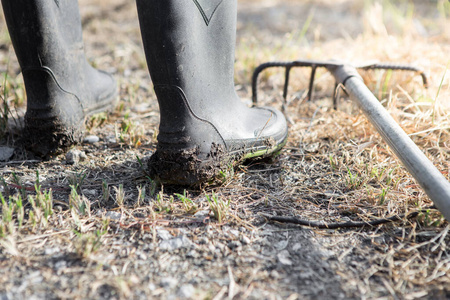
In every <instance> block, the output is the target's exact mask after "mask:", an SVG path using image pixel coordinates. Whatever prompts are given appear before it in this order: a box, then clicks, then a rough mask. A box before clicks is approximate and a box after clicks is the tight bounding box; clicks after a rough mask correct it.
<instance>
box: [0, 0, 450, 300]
mask: <svg viewBox="0 0 450 300" xmlns="http://www.w3.org/2000/svg"><path fill="white" fill-rule="evenodd" d="M238 3H239V6H238V9H239V11H238V28H237V47H236V72H235V80H236V89H237V91H238V93H239V95H240V96H241V98H242V100H243V101H245V102H247V103H249V104H250V102H251V88H250V78H251V74H252V72H253V69H254V68H255V67H256V66H257V65H259V64H261V63H263V62H266V61H285V60H293V59H300V58H303V59H320V60H327V59H340V60H344V61H351V62H353V63H355V64H360V63H364V62H372V61H386V62H402V63H408V64H414V65H416V66H418V67H420V68H423V69H424V70H425V71H426V73H427V74H428V76H429V78H430V87H429V88H428V89H425V88H424V87H423V86H422V84H421V81H420V76H417V74H410V73H405V72H401V73H396V72H364V73H363V74H362V75H363V77H364V79H365V80H366V83H367V85H368V86H369V87H370V88H371V90H373V91H374V94H375V95H376V96H377V97H378V98H379V99H380V101H381V102H382V103H383V105H384V106H385V107H386V108H387V109H388V111H389V112H390V113H391V115H392V116H393V117H394V118H395V119H396V120H397V121H398V122H399V124H400V125H401V126H402V127H403V128H404V130H405V131H406V132H407V133H408V134H409V135H410V136H411V138H412V139H413V140H414V141H415V142H416V143H417V144H418V145H419V147H420V148H421V149H422V150H423V151H424V152H425V154H426V155H427V156H428V157H429V158H430V159H431V160H432V161H433V162H434V164H435V165H436V166H437V168H438V169H439V170H440V171H441V172H442V173H443V174H444V176H446V178H447V179H448V178H449V170H450V165H449V161H450V159H449V158H450V116H449V115H450V114H449V111H450V107H449V101H448V97H449V96H450V79H449V78H450V77H449V75H448V74H447V69H448V64H449V62H450V59H449V57H448V53H450V46H449V45H450V44H449V41H450V21H449V19H448V18H449V15H450V5H449V3H448V1H443V0H442V1H440V0H436V1H431V0H430V1H419V0H417V1H412V0H402V1H400V0H398V1H397V0H384V1H381V0H380V1H375V0H368V1H359V0H353V1H352V0H320V1H307V0H304V1H301V0H285V1H282V0H239V1H238ZM80 9H81V14H82V23H83V28H84V40H85V48H86V53H87V57H88V59H89V60H90V62H91V63H92V64H93V65H94V66H95V67H97V68H99V69H102V70H106V71H108V72H111V73H112V74H114V76H115V78H116V79H117V81H118V84H119V88H120V95H119V104H118V105H117V107H116V109H115V110H114V111H113V112H112V113H111V114H100V115H96V116H94V117H93V118H90V119H89V120H87V132H86V137H87V138H86V140H85V141H84V142H83V143H81V144H80V145H77V146H75V147H74V148H73V149H71V150H70V152H69V153H70V154H69V156H71V157H72V158H70V157H69V156H66V154H60V155H57V156H55V157H52V158H51V159H49V160H45V161H42V160H41V159H39V158H37V157H34V156H33V155H32V154H31V153H29V152H27V151H25V150H23V149H22V148H20V147H18V146H17V145H19V143H18V140H19V136H18V135H19V134H20V126H21V122H22V121H21V115H23V111H24V107H25V91H24V87H23V81H22V79H21V75H20V69H19V66H18V63H17V60H16V58H15V56H14V53H13V49H12V47H11V44H10V41H9V38H8V34H7V29H6V25H5V23H4V22H0V71H1V72H2V74H7V76H6V77H4V78H5V80H4V83H3V84H2V90H3V92H2V94H3V97H2V101H3V103H6V104H8V106H10V108H11V112H10V115H9V117H8V127H7V132H6V134H4V135H3V137H2V140H1V143H0V145H2V147H6V148H5V149H13V150H14V153H13V154H11V155H10V156H8V158H6V159H5V160H3V161H0V167H1V170H0V174H1V179H2V182H1V183H0V191H1V193H2V195H3V196H4V197H5V200H4V203H3V204H2V206H1V207H2V216H1V222H0V236H1V237H0V299H27V298H28V299H141V298H149V299H290V300H293V299H449V298H450V253H449V247H448V245H449V241H450V237H449V236H448V234H447V233H448V231H449V229H450V226H449V224H448V222H447V221H445V220H444V219H443V217H442V216H441V215H440V213H439V212H438V211H437V210H436V209H434V208H432V207H431V206H432V203H431V201H430V200H429V199H428V197H427V196H426V195H425V193H424V192H423V191H422V189H421V188H420V186H419V185H418V184H417V182H416V181H415V180H414V179H413V178H412V177H411V176H410V175H409V174H408V172H407V171H406V169H405V168H404V167H403V166H402V165H401V163H400V162H399V161H398V160H397V159H396V158H395V156H394V155H393V154H392V152H391V151H390V150H389V148H388V146H387V145H386V144H385V143H384V142H383V141H382V138H381V137H380V135H379V134H378V133H377V132H376V130H375V129H374V128H373V127H372V126H371V125H370V123H368V121H367V120H366V119H365V117H364V116H363V115H362V114H361V112H360V111H359V110H358V109H357V107H355V106H354V105H353V104H352V103H351V102H350V101H349V100H347V99H345V97H343V99H341V101H340V106H339V108H338V110H334V109H333V107H332V103H331V95H332V94H333V87H334V83H333V81H332V80H331V76H330V75H329V74H327V73H326V72H325V71H323V70H319V71H318V74H317V80H316V83H317V85H316V87H315V99H314V101H312V102H308V101H306V93H307V86H308V78H309V71H308V70H297V71H295V72H294V74H293V76H292V79H291V83H292V84H291V86H290V89H289V96H288V99H287V103H286V104H285V105H284V108H285V113H286V116H287V118H288V119H289V122H290V125H289V126H290V129H289V130H290V137H289V141H288V144H287V146H286V147H285V148H284V150H283V151H282V152H281V153H280V154H279V155H278V156H277V157H275V158H273V159H270V160H259V161H252V162H247V163H246V164H244V165H242V166H239V167H236V168H235V170H234V171H233V172H231V173H230V174H225V175H224V178H223V183H222V184H220V185H214V186H207V187H204V188H203V189H202V190H183V189H180V188H174V187H170V188H169V187H160V186H156V185H155V183H154V182H152V181H151V180H150V179H149V178H148V177H147V176H146V172H145V162H146V160H147V159H148V158H149V157H150V156H151V154H152V153H153V152H154V150H155V146H156V136H157V132H158V121H159V112H158V106H157V101H156V97H155V94H154V92H153V88H152V83H151V80H150V78H149V75H148V71H147V66H146V62H145V57H144V53H143V50H142V44H141V38H140V32H139V26H138V22H137V14H136V7H135V3H134V1H127V0H108V1H106V0H80ZM282 84H283V72H282V71H280V70H278V71H276V70H270V71H268V72H265V73H264V74H263V75H262V76H261V79H260V81H259V95H260V97H259V105H271V106H275V107H277V108H280V109H281V108H282V97H281V93H282ZM2 106H3V107H4V105H2ZM97 139H98V140H97ZM5 151H7V150H5ZM73 157H75V159H73ZM19 197H20V199H23V202H20V201H19V200H18V199H19ZM19 203H21V204H19ZM21 207H23V208H21ZM8 212H10V214H8ZM416 212H417V214H414V213H416ZM412 214H413V215H412ZM268 216H295V217H297V218H301V219H304V220H310V221H316V222H327V223H329V224H331V223H341V222H350V221H353V222H358V221H363V222H367V223H369V222H371V221H374V220H379V219H385V218H389V217H395V216H398V217H399V221H397V222H394V223H389V224H385V225H380V226H359V227H355V228H349V229H337V230H330V229H317V228H314V227H305V226H300V225H294V224H287V223H282V222H274V221H270V220H269V217H268Z"/></svg>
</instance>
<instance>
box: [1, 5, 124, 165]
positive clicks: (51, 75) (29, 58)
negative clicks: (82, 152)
mask: <svg viewBox="0 0 450 300" xmlns="http://www.w3.org/2000/svg"><path fill="white" fill-rule="evenodd" d="M2 5H3V10H4V14H5V18H6V21H7V25H8V29H9V33H10V36H11V40H12V43H13V46H14V50H15V52H16V55H17V58H18V60H19V64H20V67H21V70H22V75H23V78H24V82H25V89H26V92H27V112H26V114H25V130H24V140H25V143H26V145H25V146H26V147H27V148H28V149H30V150H32V151H33V152H35V153H36V154H38V155H41V156H45V155H47V154H51V153H55V152H58V151H59V150H63V149H64V148H67V147H68V146H70V145H72V144H73V143H76V142H77V141H79V139H80V138H81V137H82V134H83V129H84V121H85V118H86V116H88V115H91V114H94V113H97V112H101V111H105V110H108V109H110V108H112V106H113V102H114V100H115V98H116V91H117V89H116V84H115V81H114V79H113V78H112V77H111V76H110V75H108V74H106V73H104V72H101V71H98V70H96V69H94V68H93V67H91V65H90V64H89V63H88V62H87V61H86V58H85V55H84V48H83V40H82V32H81V21H80V15H79V10H78V1H77V0H63V1H60V0H2Z"/></svg>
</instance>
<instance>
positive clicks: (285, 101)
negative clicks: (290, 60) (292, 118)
mask: <svg viewBox="0 0 450 300" xmlns="http://www.w3.org/2000/svg"><path fill="white" fill-rule="evenodd" d="M291 69H292V66H286V71H285V76H284V88H283V101H284V104H287V93H288V88H289V76H290V73H291ZM283 107H284V106H283Z"/></svg>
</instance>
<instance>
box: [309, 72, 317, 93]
mask: <svg viewBox="0 0 450 300" xmlns="http://www.w3.org/2000/svg"><path fill="white" fill-rule="evenodd" d="M316 70H317V66H316V65H311V78H310V79H309V90H308V101H312V99H313V95H314V79H315V77H316Z"/></svg>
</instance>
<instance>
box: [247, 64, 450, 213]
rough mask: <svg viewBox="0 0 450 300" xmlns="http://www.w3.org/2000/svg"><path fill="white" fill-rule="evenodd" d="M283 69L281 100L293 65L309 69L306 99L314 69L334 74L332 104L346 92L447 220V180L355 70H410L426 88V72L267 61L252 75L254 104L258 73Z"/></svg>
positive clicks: (310, 94) (310, 93)
mask: <svg viewBox="0 0 450 300" xmlns="http://www.w3.org/2000/svg"><path fill="white" fill-rule="evenodd" d="M275 67H276V68H280V67H282V68H285V83H284V89H283V99H284V102H285V103H286V99H287V93H288V86H289V76H290V72H291V70H292V69H293V68H298V67H308V68H311V79H310V82H309V91H308V95H307V97H308V100H312V98H313V90H314V77H315V74H316V70H317V68H325V69H327V70H328V71H329V72H330V73H331V74H332V75H333V77H334V79H335V81H336V84H335V93H334V95H333V105H334V108H335V109H336V108H337V105H338V99H339V96H338V95H339V93H338V92H339V90H340V88H342V90H343V91H344V92H345V93H346V94H347V95H349V97H350V99H352V100H353V101H354V102H355V103H356V104H357V105H358V106H359V108H360V109H361V110H362V111H363V112H364V114H365V115H366V117H367V118H368V119H369V121H370V122H371V123H372V125H373V126H374V127H375V128H376V129H377V131H378V132H379V133H380V134H381V136H382V137H383V139H384V141H385V142H386V143H387V144H388V145H389V147H390V148H391V149H392V150H393V151H394V153H395V154H396V156H397V157H398V158H399V159H400V161H401V162H402V163H403V165H404V166H405V167H406V169H407V170H408V171H409V173H410V174H411V175H412V176H413V177H414V178H415V179H416V180H417V182H418V183H419V185H420V186H421V187H422V188H423V190H424V191H425V193H426V194H427V195H428V197H429V198H430V199H431V200H432V201H433V203H434V204H435V205H436V207H437V208H438V209H439V211H440V212H441V213H442V215H443V216H444V217H445V219H446V220H447V221H450V182H448V181H447V179H446V178H445V177H444V175H442V173H441V172H440V171H439V170H438V169H437V168H436V167H435V166H434V165H433V163H432V162H431V161H430V160H429V159H428V158H427V157H426V156H425V154H424V153H423V152H422V151H421V150H420V149H419V147H417V145H416V144H415V143H414V142H413V141H412V140H411V139H410V138H409V136H408V135H407V134H406V133H405V132H404V131H403V129H402V128H401V127H400V126H399V125H398V124H397V123H396V122H395V121H394V119H393V118H392V117H391V115H390V114H389V113H388V112H387V111H386V109H385V108H384V107H383V106H382V105H381V103H380V102H379V100H378V99H377V98H376V97H375V96H374V95H373V94H372V92H371V91H370V90H369V89H368V87H367V86H366V85H365V84H364V81H363V79H362V77H361V76H360V74H359V73H358V69H360V70H371V69H374V70H375V69H383V70H394V71H411V72H415V73H418V74H420V76H422V81H423V84H424V86H425V87H427V85H428V81H427V77H426V75H425V73H424V72H423V71H422V70H421V69H419V68H415V67H413V66H408V65H397V64H367V65H362V66H356V67H355V66H352V65H351V64H348V63H343V62H339V61H316V60H298V61H292V62H268V63H265V64H262V65H260V66H259V67H257V68H256V69H255V71H254V73H253V78H252V93H253V103H254V104H256V103H257V101H258V94H257V90H258V89H257V85H258V76H259V74H260V73H261V72H262V71H264V70H266V69H268V68H275Z"/></svg>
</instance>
